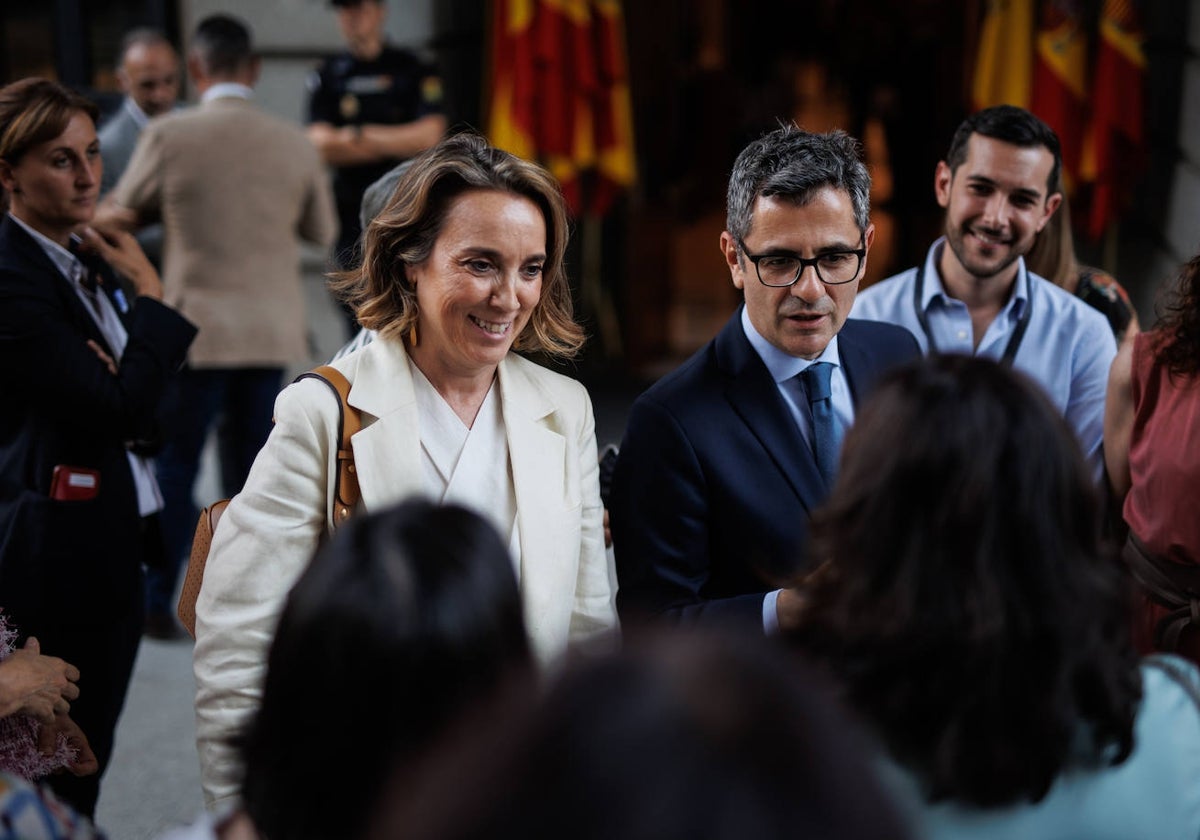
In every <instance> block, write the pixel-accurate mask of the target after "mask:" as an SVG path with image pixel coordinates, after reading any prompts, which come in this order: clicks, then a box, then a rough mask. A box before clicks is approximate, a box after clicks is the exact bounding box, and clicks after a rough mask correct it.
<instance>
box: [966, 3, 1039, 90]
mask: <svg viewBox="0 0 1200 840" xmlns="http://www.w3.org/2000/svg"><path fill="white" fill-rule="evenodd" d="M1032 74H1033V0H988V4H987V12H986V13H985V14H984V18H983V29H982V30H981V32H980V36H979V50H978V53H977V55H976V60H975V76H974V79H973V82H972V86H971V91H972V96H971V104H972V105H973V106H974V107H975V109H976V110H981V109H983V108H990V107H991V106H993V105H1006V104H1007V105H1017V106H1019V107H1021V108H1028V107H1029V90H1030V83H1031V82H1030V80H1031V78H1032Z"/></svg>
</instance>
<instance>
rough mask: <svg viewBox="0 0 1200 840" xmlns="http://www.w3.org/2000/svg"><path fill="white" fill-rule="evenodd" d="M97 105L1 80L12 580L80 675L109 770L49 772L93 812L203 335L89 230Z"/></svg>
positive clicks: (77, 710) (21, 616) (0, 321)
mask: <svg viewBox="0 0 1200 840" xmlns="http://www.w3.org/2000/svg"><path fill="white" fill-rule="evenodd" d="M96 113H97V111H96V106H95V105H94V104H93V103H92V102H91V101H90V100H88V99H85V98H83V97H82V96H79V95H78V94H76V93H74V92H72V91H70V90H68V89H67V88H65V87H62V86H61V85H59V84H57V83H55V82H51V81H47V80H45V79H38V78H30V79H23V80H21V81H19V82H14V83H13V84H11V85H8V86H6V87H4V88H2V89H0V186H2V187H3V193H4V195H3V197H2V199H6V200H7V201H8V202H9V205H8V210H9V212H8V214H7V215H6V216H5V217H3V219H2V220H0V361H2V363H3V367H4V369H5V370H6V371H8V372H9V376H10V381H9V385H8V388H7V392H6V396H5V399H4V400H3V402H2V403H0V535H2V536H0V593H3V606H4V610H5V613H6V614H7V615H8V616H9V617H10V618H11V619H12V621H13V624H14V626H16V627H17V628H19V629H20V631H21V632H22V633H26V634H29V635H33V636H36V637H37V638H38V639H39V640H40V641H41V643H42V644H43V645H45V647H46V649H47V650H49V651H53V652H54V654H55V655H57V656H61V657H62V658H63V659H65V660H67V661H68V662H70V663H71V664H72V665H74V666H75V667H77V668H78V669H79V671H80V674H81V675H82V680H83V685H82V692H81V694H80V697H79V699H78V700H76V701H75V704H74V706H73V708H72V716H73V717H74V719H75V721H76V722H77V723H78V724H79V726H80V727H81V728H82V729H83V731H84V732H85V733H86V734H87V738H88V740H89V741H90V742H91V746H92V749H93V750H94V752H95V754H96V758H97V762H98V769H99V773H97V774H95V775H89V776H85V777H80V778H77V777H74V776H55V777H53V778H52V780H51V784H52V785H53V786H54V787H55V789H56V790H57V791H58V792H59V793H60V794H61V796H62V797H63V798H64V799H66V800H67V801H68V802H69V803H71V804H72V805H73V806H74V807H75V808H76V809H77V810H79V811H80V812H81V813H83V814H85V815H87V816H89V817H90V816H91V815H92V812H93V809H94V808H95V805H96V797H97V795H98V794H99V784H100V781H99V780H100V774H102V773H103V772H104V769H105V767H106V766H107V764H108V759H109V756H110V754H111V752H112V741H113V730H114V729H115V727H116V723H117V718H118V716H119V715H120V712H121V707H122V706H123V704H124V702H125V691H126V687H127V685H128V682H129V676H130V673H131V672H132V669H133V661H134V656H135V654H136V653H137V648H138V640H139V638H140V636H141V629H142V598H143V583H142V565H143V564H146V565H148V566H155V565H161V564H162V563H163V562H164V558H163V545H162V535H161V528H160V525H159V519H158V517H159V511H160V510H161V509H162V496H161V494H160V492H159V488H158V485H157V483H156V481H155V477H154V470H153V467H152V462H151V460H150V456H151V454H153V453H154V452H155V450H156V448H157V446H158V445H159V442H160V441H161V435H160V430H159V427H158V422H157V418H158V410H159V402H160V400H161V398H162V395H163V393H164V392H165V390H166V389H167V387H168V381H169V379H170V376H171V374H172V372H174V371H177V370H178V369H179V366H180V365H181V364H182V363H183V359H184V355H185V353H186V352H187V349H188V346H189V345H190V344H191V342H192V339H193V338H194V337H195V335H196V328H195V327H194V326H193V325H192V324H191V323H189V322H188V321H187V320H186V319H185V318H184V317H183V316H182V315H180V314H179V313H178V312H176V311H175V310H174V309H172V308H170V307H169V306H166V305H164V304H163V303H162V294H163V290H162V283H161V282H160V280H159V277H158V272H157V271H155V269H154V266H152V265H151V264H150V261H149V260H147V259H146V256H145V254H143V253H142V250H141V249H140V248H139V247H138V244H137V241H136V240H134V238H133V237H132V236H131V235H129V234H128V233H124V232H121V231H118V230H115V229H104V228H94V227H90V226H89V225H90V223H91V222H92V220H93V216H94V214H95V211H96V201H97V198H98V195H99V191H100V172H101V168H102V163H101V160H100V142H99V139H98V138H97V136H96V124H95V120H96ZM117 272H119V273H120V274H121V275H122V276H123V278H124V279H125V281H126V282H127V283H128V286H129V288H130V290H131V291H132V292H133V294H132V295H131V296H132V297H133V300H132V301H131V300H129V298H128V297H126V295H125V294H124V292H123V291H122V289H121V288H120V287H119V286H118V284H117V281H116V273H117Z"/></svg>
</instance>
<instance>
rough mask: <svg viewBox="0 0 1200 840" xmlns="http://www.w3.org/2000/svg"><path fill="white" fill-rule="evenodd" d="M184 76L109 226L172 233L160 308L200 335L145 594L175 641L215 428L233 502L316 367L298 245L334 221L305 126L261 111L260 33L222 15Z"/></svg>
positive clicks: (138, 155)
mask: <svg viewBox="0 0 1200 840" xmlns="http://www.w3.org/2000/svg"><path fill="white" fill-rule="evenodd" d="M187 64H188V72H189V74H190V75H191V77H192V81H193V83H194V85H195V89H196V91H197V92H198V93H199V95H200V104H199V106H198V107H195V108H189V109H187V110H184V111H181V112H178V113H173V114H168V115H165V116H163V117H161V118H159V119H157V120H154V121H153V122H151V123H150V124H149V125H147V126H146V128H145V129H144V130H143V131H142V133H141V135H140V136H139V138H138V145H137V148H136V149H135V150H134V153H133V157H132V159H131V160H130V162H129V166H128V168H127V169H126V170H125V172H124V173H123V174H122V176H121V179H120V181H119V182H118V183H117V185H116V186H115V187H114V188H113V191H112V193H111V195H110V197H109V199H108V201H107V203H106V208H105V211H104V215H106V216H107V217H109V218H114V219H117V220H119V221H121V222H122V223H123V224H124V225H126V226H127V227H130V228H133V229H136V228H139V227H141V226H143V225H146V224H149V223H152V222H154V221H157V220H159V219H161V221H162V223H163V226H164V228H165V234H166V236H165V241H166V244H165V249H164V256H163V285H164V298H165V300H166V301H167V302H168V303H169V304H170V305H171V306H174V307H175V308H176V309H178V310H179V311H180V312H181V313H183V314H184V315H185V316H186V317H187V318H189V319H190V320H191V321H193V322H194V323H195V324H197V325H198V326H199V328H200V333H199V335H198V336H197V338H196V341H195V343H193V344H192V348H191V352H190V354H189V356H188V363H187V365H186V367H185V369H184V371H183V373H182V375H181V377H180V379H179V389H178V393H177V394H176V399H175V400H172V401H170V403H171V409H172V410H171V411H170V414H169V416H168V418H167V421H166V423H164V428H166V429H168V430H169V432H168V438H167V440H166V441H165V445H164V447H163V450H162V452H161V453H160V454H159V456H158V459H157V473H158V483H159V486H160V487H161V488H162V494H163V501H164V510H163V529H164V532H165V538H166V542H167V556H168V564H167V568H165V569H160V570H151V574H150V575H149V578H148V582H147V623H146V628H147V632H148V633H149V634H150V635H154V636H156V637H159V638H162V637H173V636H177V635H179V633H180V631H179V628H178V626H177V625H176V624H175V622H174V618H173V613H174V609H173V604H172V601H173V596H174V590H175V584H176V579H177V577H178V570H179V567H180V564H181V562H182V560H183V557H184V556H185V554H186V552H187V550H188V547H189V545H190V542H191V535H192V532H193V530H194V528H195V524H196V516H197V512H196V509H195V506H194V502H193V500H192V490H193V485H194V483H195V479H196V473H197V471H198V469H199V461H200V453H201V450H202V449H203V447H204V442H205V440H206V438H207V436H208V433H209V430H210V428H211V427H212V426H213V424H214V423H216V422H217V421H218V419H220V418H222V417H224V418H225V421H226V422H227V425H226V426H225V428H224V429H223V435H222V443H223V450H224V451H223V452H222V458H221V461H222V465H221V466H222V483H223V492H224V494H226V495H232V494H233V493H235V492H237V490H238V489H239V488H240V487H241V485H242V483H243V482H244V481H245V478H246V474H247V473H248V472H249V469H250V465H251V464H252V463H253V461H254V458H255V456H256V455H257V453H258V450H259V449H260V448H261V447H262V445H263V443H264V442H265V441H266V438H267V435H268V434H269V433H270V430H271V414H272V408H273V405H274V400H275V396H276V394H277V393H278V392H279V389H280V388H281V386H282V384H283V382H282V380H283V373H284V370H285V368H287V367H288V366H289V365H292V364H295V363H296V362H297V361H299V360H303V359H304V358H306V356H307V319H306V317H305V312H304V290H303V286H302V282H301V272H300V263H301V240H304V241H307V242H310V243H313V244H314V245H317V246H320V247H322V248H328V247H329V246H330V244H331V243H332V242H333V240H334V239H335V237H336V235H337V220H336V215H335V211H334V205H333V199H332V195H331V191H330V187H329V180H328V174H327V171H326V169H325V167H324V165H323V164H322V162H321V159H320V157H319V156H318V154H317V152H316V150H315V149H314V148H313V145H312V143H310V142H309V140H308V138H307V137H306V136H305V134H304V131H303V129H302V128H300V126H298V125H294V124H292V123H289V122H287V121H285V120H282V119H280V118H277V117H274V116H271V115H269V114H267V113H265V112H264V111H263V110H261V109H260V108H258V107H256V106H255V105H254V103H253V96H254V92H253V86H254V83H255V82H256V80H257V78H258V70H259V61H258V58H257V57H256V56H255V55H254V53H253V50H252V46H251V40H250V32H249V30H248V29H247V27H246V26H245V25H244V24H243V23H242V22H240V21H238V20H237V19H235V18H232V17H230V16H227V15H212V16H210V17H208V18H205V19H204V20H203V21H201V22H200V23H199V25H198V26H197V28H196V30H195V33H194V34H193V36H192V39H191V49H190V51H189V53H188V61H187Z"/></svg>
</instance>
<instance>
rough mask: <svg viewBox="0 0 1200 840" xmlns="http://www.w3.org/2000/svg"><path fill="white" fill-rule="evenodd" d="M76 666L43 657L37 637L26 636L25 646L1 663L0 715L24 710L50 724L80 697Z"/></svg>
mask: <svg viewBox="0 0 1200 840" xmlns="http://www.w3.org/2000/svg"><path fill="white" fill-rule="evenodd" d="M78 679H79V669H78V668H76V667H75V666H74V665H72V664H71V663H69V662H64V661H63V660H61V659H59V658H58V657H57V656H43V655H42V653H41V646H40V645H39V644H38V640H37V639H35V638H33V637H32V636H30V637H29V639H28V641H26V642H25V647H23V648H21V649H20V650H15V651H13V652H12V654H11V655H10V656H9V657H8V658H7V659H5V660H4V661H3V662H0V717H8V716H9V715H12V714H16V713H17V712H23V713H24V714H27V715H30V716H32V717H34V718H36V719H37V720H39V721H41V722H42V724H43V726H45V725H53V724H54V719H55V715H56V714H63V715H65V714H66V713H67V712H68V711H70V709H71V704H70V702H69V701H71V700H74V699H75V698H76V697H78V696H79V686H77V685H75V683H76V681H77V680H78Z"/></svg>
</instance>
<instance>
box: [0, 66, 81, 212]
mask: <svg viewBox="0 0 1200 840" xmlns="http://www.w3.org/2000/svg"><path fill="white" fill-rule="evenodd" d="M79 112H83V113H85V114H87V115H88V116H89V117H91V119H92V122H93V123H95V122H96V121H97V120H98V119H99V116H100V109H99V108H98V107H97V106H96V103H94V102H92V100H90V99H88V98H87V97H85V96H82V95H81V94H78V93H76V92H75V91H73V90H71V89H70V88H67V87H65V86H63V85H61V84H59V83H58V82H52V81H50V80H49V79H43V78H39V77H30V78H27V79H21V80H19V81H16V82H13V83H12V84H8V85H5V86H4V87H2V88H0V161H4V162H5V163H6V164H8V165H10V166H16V165H17V164H18V163H20V161H21V158H22V156H24V154H25V153H26V152H28V151H29V150H30V149H32V148H33V147H34V146H37V145H40V144H42V143H45V142H47V141H49V140H53V139H54V138H55V137H58V136H59V135H60V134H62V133H63V132H64V131H66V129H67V125H68V123H70V122H71V117H72V116H74V115H75V114H76V113H79ZM7 210H8V193H7V191H6V190H4V188H3V187H0V213H3V212H5V211H7Z"/></svg>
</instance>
